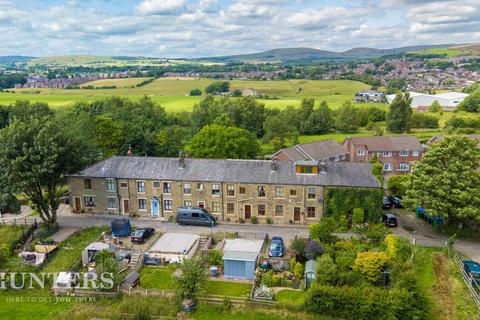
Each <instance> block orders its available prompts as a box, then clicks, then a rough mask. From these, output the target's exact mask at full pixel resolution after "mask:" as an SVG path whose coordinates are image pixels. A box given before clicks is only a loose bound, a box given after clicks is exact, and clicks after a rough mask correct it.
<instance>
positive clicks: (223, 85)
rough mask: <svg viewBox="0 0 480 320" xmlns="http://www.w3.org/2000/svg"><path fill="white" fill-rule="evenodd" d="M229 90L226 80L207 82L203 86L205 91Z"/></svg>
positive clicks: (218, 91)
mask: <svg viewBox="0 0 480 320" xmlns="http://www.w3.org/2000/svg"><path fill="white" fill-rule="evenodd" d="M229 90H230V83H229V82H228V81H216V82H213V83H211V84H209V85H208V86H207V87H206V88H205V93H207V94H209V93H220V92H228V91H229Z"/></svg>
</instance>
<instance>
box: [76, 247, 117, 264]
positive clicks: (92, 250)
mask: <svg viewBox="0 0 480 320" xmlns="http://www.w3.org/2000/svg"><path fill="white" fill-rule="evenodd" d="M102 250H108V251H110V252H113V251H115V249H114V248H113V247H111V246H110V245H108V244H106V243H103V242H93V243H91V244H89V245H88V246H87V247H86V248H85V249H83V252H82V264H83V265H84V266H86V265H88V264H89V263H90V262H93V259H94V258H95V255H96V254H97V252H99V251H102Z"/></svg>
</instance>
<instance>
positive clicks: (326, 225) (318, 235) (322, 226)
mask: <svg viewBox="0 0 480 320" xmlns="http://www.w3.org/2000/svg"><path fill="white" fill-rule="evenodd" d="M333 230H335V223H334V222H333V220H331V219H328V218H323V219H322V221H321V222H320V223H315V224H312V225H310V228H309V235H310V239H315V240H318V241H320V242H321V243H334V242H335V241H337V237H335V236H334V235H332V231H333Z"/></svg>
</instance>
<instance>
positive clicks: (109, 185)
mask: <svg viewBox="0 0 480 320" xmlns="http://www.w3.org/2000/svg"><path fill="white" fill-rule="evenodd" d="M116 190H117V185H116V183H115V180H114V179H107V191H109V192H115V191H116Z"/></svg>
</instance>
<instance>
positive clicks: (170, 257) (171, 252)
mask: <svg viewBox="0 0 480 320" xmlns="http://www.w3.org/2000/svg"><path fill="white" fill-rule="evenodd" d="M199 239H200V237H199V236H198V235H197V234H188V233H165V234H163V235H162V236H161V237H160V238H159V239H158V240H157V241H156V242H155V243H154V244H153V245H152V246H151V247H150V249H148V251H147V254H148V256H149V257H153V258H158V259H164V260H165V261H166V262H169V263H176V262H182V261H183V259H185V258H191V257H192V256H193V255H194V254H195V251H196V250H197V248H198V244H199Z"/></svg>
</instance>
